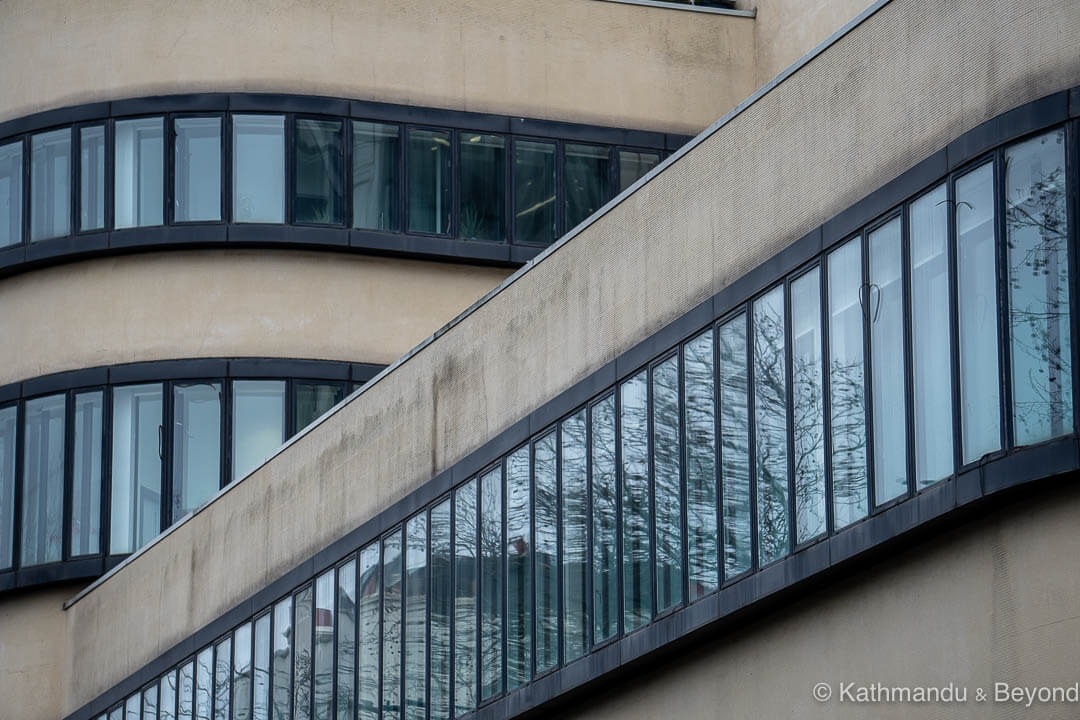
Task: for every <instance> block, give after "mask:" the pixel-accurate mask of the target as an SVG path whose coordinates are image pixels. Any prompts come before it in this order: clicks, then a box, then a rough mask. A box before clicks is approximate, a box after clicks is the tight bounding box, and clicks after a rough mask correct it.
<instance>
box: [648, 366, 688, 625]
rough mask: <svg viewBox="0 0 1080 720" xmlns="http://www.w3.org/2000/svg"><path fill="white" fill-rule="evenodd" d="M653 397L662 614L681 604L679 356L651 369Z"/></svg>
mask: <svg viewBox="0 0 1080 720" xmlns="http://www.w3.org/2000/svg"><path fill="white" fill-rule="evenodd" d="M652 394H653V508H654V514H655V517H656V610H657V611H658V612H663V611H664V610H667V609H668V608H671V607H673V606H675V605H678V604H679V603H681V602H682V601H683V570H682V493H681V489H680V482H681V481H680V475H679V472H680V470H679V468H680V465H681V451H680V426H681V420H680V407H679V358H678V356H673V357H671V358H668V359H667V360H664V361H663V362H661V363H659V364H658V365H657V366H656V367H654V368H653V371H652Z"/></svg>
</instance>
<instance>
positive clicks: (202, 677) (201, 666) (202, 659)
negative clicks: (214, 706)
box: [195, 647, 214, 720]
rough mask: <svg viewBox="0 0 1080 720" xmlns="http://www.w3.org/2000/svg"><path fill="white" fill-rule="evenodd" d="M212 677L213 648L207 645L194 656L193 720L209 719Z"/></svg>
mask: <svg viewBox="0 0 1080 720" xmlns="http://www.w3.org/2000/svg"><path fill="white" fill-rule="evenodd" d="M213 678H214V648H213V647H207V648H205V649H203V650H202V652H200V653H199V654H198V655H197V656H196V657H195V720H210V708H211V703H212V695H211V692H212V689H213Z"/></svg>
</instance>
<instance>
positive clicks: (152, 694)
mask: <svg viewBox="0 0 1080 720" xmlns="http://www.w3.org/2000/svg"><path fill="white" fill-rule="evenodd" d="M157 705H158V689H157V686H156V685H155V686H154V687H150V688H147V689H146V690H143V710H142V712H143V714H142V720H158V714H157V713H158V706H157Z"/></svg>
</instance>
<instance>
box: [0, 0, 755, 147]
mask: <svg viewBox="0 0 1080 720" xmlns="http://www.w3.org/2000/svg"><path fill="white" fill-rule="evenodd" d="M752 23H753V20H751V19H749V18H743V17H731V16H721V15H705V14H700V13H688V12H680V11H672V10H668V9H662V8H649V7H642V6H638V5H626V4H620V3H609V2H595V1H594V0H365V2H353V1H352V0H320V1H318V2H316V1H315V0H185V2H179V3H177V2H168V1H167V0H87V1H85V2H71V1H70V0H6V1H5V2H2V3H0V67H4V68H8V71H7V72H4V73H0V98H2V101H0V105H2V106H0V120H7V119H9V118H13V117H18V116H21V115H26V114H28V113H31V112H35V111H37V110H43V109H47V108H54V107H60V106H63V105H70V104H74V103H84V102H89V101H96V100H107V99H115V98H124V97H132V96H138V95H147V94H169V93H178V92H192V91H211V90H220V91H260V92H263V91H271V92H293V93H304V94H322V95H332V96H341V97H347V98H356V99H364V100H368V99H370V100H379V101H385V102H396V103H405V104H410V105H426V106H434V107H444V108H451V109H459V110H475V111H483V112H495V113H502V114H510V115H522V116H530V117H540V118H553V119H559V120H570V121H577V122H590V123H598V124H605V125H617V126H628V127H638V128H649V129H657V130H667V131H675V132H685V133H696V132H698V131H700V130H701V129H702V128H704V127H705V126H707V125H708V124H709V123H710V122H712V121H713V120H715V119H716V118H717V117H719V116H721V115H722V114H723V113H724V112H726V111H727V110H728V109H730V108H731V107H733V106H734V105H735V104H737V103H738V102H739V101H740V100H742V99H743V98H745V97H746V96H747V95H749V94H750V93H751V92H752V91H753V88H754V84H753V83H754V72H753V61H754V58H753V42H754V37H753V31H752ZM16 68H17V70H15V69H16Z"/></svg>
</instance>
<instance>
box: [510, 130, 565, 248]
mask: <svg viewBox="0 0 1080 720" xmlns="http://www.w3.org/2000/svg"><path fill="white" fill-rule="evenodd" d="M556 237H558V232H557V230H556V215H555V143H548V142H535V141H533V140H518V141H516V142H515V143H514V242H519V243H536V244H539V245H550V244H551V243H553V242H555V238H556Z"/></svg>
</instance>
